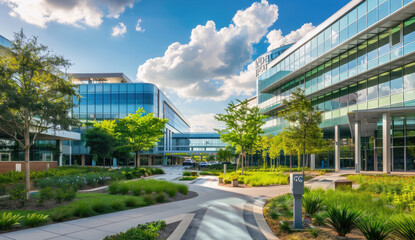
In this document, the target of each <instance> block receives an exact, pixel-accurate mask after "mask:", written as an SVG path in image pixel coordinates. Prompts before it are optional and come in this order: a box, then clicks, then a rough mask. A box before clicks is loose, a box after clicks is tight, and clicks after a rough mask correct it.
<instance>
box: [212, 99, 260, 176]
mask: <svg viewBox="0 0 415 240" xmlns="http://www.w3.org/2000/svg"><path fill="white" fill-rule="evenodd" d="M238 102H239V105H238V106H236V105H235V104H234V103H233V102H231V103H229V104H228V107H227V108H226V109H225V112H226V113H225V114H217V115H216V116H215V119H216V120H218V121H221V122H224V123H225V126H226V127H225V128H224V129H221V130H219V129H215V130H216V131H217V132H218V133H219V135H220V139H221V140H222V141H223V142H226V143H229V144H230V145H231V146H235V147H236V148H237V149H239V150H240V153H239V157H238V161H237V163H236V171H237V170H238V167H239V161H240V160H241V159H242V160H241V163H242V164H241V169H242V174H243V162H244V159H246V153H247V151H249V150H250V147H251V146H252V145H253V144H254V143H255V141H256V140H257V139H258V136H259V135H260V134H261V133H263V130H262V129H261V126H262V125H264V121H263V120H264V119H265V118H266V117H267V116H265V115H261V114H260V112H259V108H258V107H256V106H255V107H252V108H250V107H248V101H247V100H245V101H239V100H238ZM236 171H235V174H236Z"/></svg>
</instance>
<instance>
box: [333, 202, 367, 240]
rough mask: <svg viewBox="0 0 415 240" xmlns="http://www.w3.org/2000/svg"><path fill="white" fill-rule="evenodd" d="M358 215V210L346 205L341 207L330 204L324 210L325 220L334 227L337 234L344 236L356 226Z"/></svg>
mask: <svg viewBox="0 0 415 240" xmlns="http://www.w3.org/2000/svg"><path fill="white" fill-rule="evenodd" d="M360 215H361V213H360V212H359V211H357V210H354V209H350V208H349V207H347V206H343V207H341V208H338V207H333V206H331V207H329V208H327V210H326V222H327V224H328V225H330V226H331V227H333V228H334V230H335V231H336V232H337V234H338V235H339V236H346V234H348V233H350V232H351V231H352V230H353V229H354V228H356V220H358V218H359V217H360Z"/></svg>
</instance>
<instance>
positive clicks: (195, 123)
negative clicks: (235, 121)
mask: <svg viewBox="0 0 415 240" xmlns="http://www.w3.org/2000/svg"><path fill="white" fill-rule="evenodd" d="M215 115H216V114H214V113H204V114H197V115H192V116H190V117H187V120H188V121H189V122H190V125H191V128H190V131H191V132H213V131H214V129H220V128H223V127H224V126H223V125H222V124H221V123H220V122H219V121H217V120H216V119H215Z"/></svg>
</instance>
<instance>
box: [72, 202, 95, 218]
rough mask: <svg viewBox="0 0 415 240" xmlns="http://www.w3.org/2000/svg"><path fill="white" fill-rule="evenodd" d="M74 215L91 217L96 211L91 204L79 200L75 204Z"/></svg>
mask: <svg viewBox="0 0 415 240" xmlns="http://www.w3.org/2000/svg"><path fill="white" fill-rule="evenodd" d="M74 215H75V216H77V217H81V218H82V217H90V216H93V215H95V211H94V210H93V209H92V206H91V205H90V204H87V203H85V202H79V203H76V204H75V207H74Z"/></svg>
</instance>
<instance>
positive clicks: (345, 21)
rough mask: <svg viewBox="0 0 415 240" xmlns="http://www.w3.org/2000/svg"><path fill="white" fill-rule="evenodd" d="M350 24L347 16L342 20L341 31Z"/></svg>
mask: <svg viewBox="0 0 415 240" xmlns="http://www.w3.org/2000/svg"><path fill="white" fill-rule="evenodd" d="M347 25H348V23H347V15H345V16H343V17H342V18H341V19H340V30H342V29H344V28H345V27H347Z"/></svg>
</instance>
